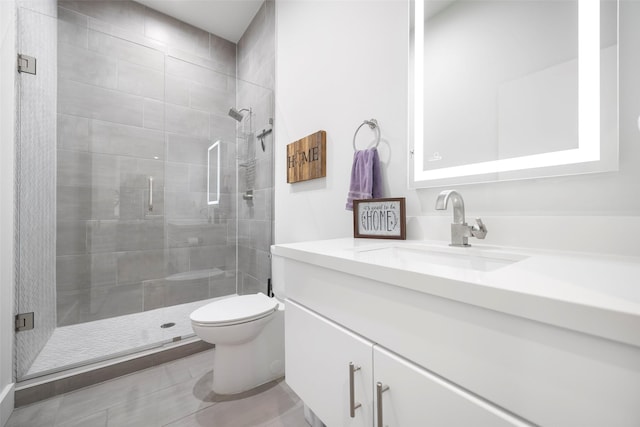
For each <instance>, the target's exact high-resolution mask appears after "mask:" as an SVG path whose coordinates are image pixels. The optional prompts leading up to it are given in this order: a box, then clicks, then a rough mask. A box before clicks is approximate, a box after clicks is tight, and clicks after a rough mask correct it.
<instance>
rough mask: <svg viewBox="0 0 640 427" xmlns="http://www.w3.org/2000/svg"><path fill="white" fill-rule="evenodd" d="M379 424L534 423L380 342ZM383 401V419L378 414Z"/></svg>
mask: <svg viewBox="0 0 640 427" xmlns="http://www.w3.org/2000/svg"><path fill="white" fill-rule="evenodd" d="M373 369H374V383H375V384H374V387H376V391H374V393H375V394H376V395H378V390H377V388H378V386H377V384H378V382H379V383H381V384H382V386H383V387H382V390H385V389H386V387H388V389H386V390H385V391H382V392H381V396H382V398H381V399H380V401H378V398H377V397H376V405H377V406H376V408H375V410H374V412H375V424H374V425H375V426H376V427H378V426H388V427H415V426H425V427H427V426H438V427H449V426H452V427H453V426H460V427H467V426H474V427H483V426H486V427H502V426H530V424H528V423H526V422H524V421H522V420H520V419H518V418H515V417H513V416H511V415H509V414H507V413H506V412H504V411H502V410H501V409H500V408H498V407H496V406H494V405H492V404H490V403H488V402H486V401H484V400H482V399H480V398H478V397H476V396H474V395H472V394H470V393H468V392H467V391H465V390H463V389H461V388H459V387H457V386H456V385H454V384H451V383H449V382H448V381H446V380H444V379H442V378H440V377H438V376H436V375H434V374H432V373H430V372H428V371H427V370H425V369H423V368H421V367H419V366H417V365H415V364H413V363H411V362H409V361H408V360H406V359H403V358H401V357H399V356H397V355H395V354H393V353H391V352H389V351H387V350H385V349H383V348H381V347H379V346H375V347H374V351H373ZM378 405H382V406H381V409H382V421H383V422H382V423H378V414H379V413H380V412H379V410H380V407H379V406H378Z"/></svg>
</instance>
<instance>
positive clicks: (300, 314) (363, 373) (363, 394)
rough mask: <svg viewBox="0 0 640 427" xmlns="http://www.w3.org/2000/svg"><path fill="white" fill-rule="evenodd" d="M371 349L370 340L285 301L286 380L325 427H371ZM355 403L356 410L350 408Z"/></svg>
mask: <svg viewBox="0 0 640 427" xmlns="http://www.w3.org/2000/svg"><path fill="white" fill-rule="evenodd" d="M372 350H373V343H372V342H370V341H368V340H365V339H363V338H361V337H359V336H358V335H356V334H354V333H352V332H349V331H348V330H347V329H344V328H342V327H340V326H338V325H336V324H335V323H333V322H330V321H328V320H327V319H324V318H323V317H321V316H318V315H317V314H315V313H313V312H311V311H309V310H307V309H305V308H303V307H301V306H299V305H297V304H295V303H293V302H291V301H287V303H286V310H285V353H286V358H285V363H286V368H285V370H286V381H287V384H288V385H289V386H290V387H291V388H292V389H293V390H294V391H295V392H296V393H297V394H298V396H300V398H301V399H302V400H303V401H304V402H306V403H307V404H308V405H309V406H310V407H311V408H312V409H313V411H314V412H315V413H316V415H317V416H318V417H320V419H321V420H322V421H323V422H324V423H325V424H326V425H327V426H344V427H365V426H371V425H372V424H373V419H372V416H373V387H372V383H371V377H372V375H373V369H372V360H371V352H372ZM350 364H353V368H352V369H353V370H354V372H353V374H352V375H351V373H350V371H349V369H350V366H349V365H350ZM357 368H359V369H357ZM356 369H357V370H356ZM350 377H351V378H350ZM351 380H352V381H353V383H352V384H353V406H354V411H353V415H354V417H353V418H352V417H351V410H350V406H351V396H350V390H351V384H350V382H351ZM358 403H359V404H360V405H361V406H360V407H358V408H357V409H355V406H357V404H358Z"/></svg>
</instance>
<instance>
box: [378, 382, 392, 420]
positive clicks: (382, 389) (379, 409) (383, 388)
mask: <svg viewBox="0 0 640 427" xmlns="http://www.w3.org/2000/svg"><path fill="white" fill-rule="evenodd" d="M387 390H389V386H388V385H385V386H383V385H382V383H381V382H379V381H378V382H377V383H376V401H377V402H376V403H377V405H378V407H377V409H378V427H383V425H384V424H383V423H382V393H384V392H385V391H387Z"/></svg>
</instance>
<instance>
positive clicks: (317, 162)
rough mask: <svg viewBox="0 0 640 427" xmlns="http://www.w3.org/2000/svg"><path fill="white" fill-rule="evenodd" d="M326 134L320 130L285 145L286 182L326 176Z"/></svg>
mask: <svg viewBox="0 0 640 427" xmlns="http://www.w3.org/2000/svg"><path fill="white" fill-rule="evenodd" d="M326 150H327V133H326V132H325V131H323V130H320V131H318V132H316V133H314V134H311V135H308V136H305V137H304V138H302V139H299V140H297V141H296V142H292V143H291V144H289V145H287V182H288V183H289V184H292V183H294V182H299V181H307V180H309V179H315V178H322V177H325V176H327V158H326Z"/></svg>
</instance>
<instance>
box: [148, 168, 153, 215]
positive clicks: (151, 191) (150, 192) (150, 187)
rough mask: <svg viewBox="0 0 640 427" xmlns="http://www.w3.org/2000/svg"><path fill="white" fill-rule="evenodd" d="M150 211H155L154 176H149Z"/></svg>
mask: <svg viewBox="0 0 640 427" xmlns="http://www.w3.org/2000/svg"><path fill="white" fill-rule="evenodd" d="M149 212H153V177H152V176H150V177H149Z"/></svg>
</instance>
